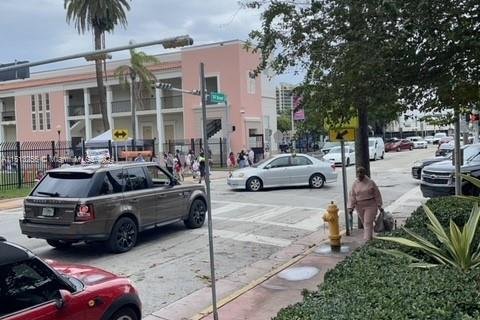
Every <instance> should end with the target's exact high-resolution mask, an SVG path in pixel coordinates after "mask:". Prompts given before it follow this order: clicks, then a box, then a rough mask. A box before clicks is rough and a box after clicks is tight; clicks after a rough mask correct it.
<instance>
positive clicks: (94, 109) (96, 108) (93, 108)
mask: <svg viewBox="0 0 480 320" xmlns="http://www.w3.org/2000/svg"><path fill="white" fill-rule="evenodd" d="M89 108H90V114H102V111H101V109H100V103H99V102H94V103H90V105H89Z"/></svg>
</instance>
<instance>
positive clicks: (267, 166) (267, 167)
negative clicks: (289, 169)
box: [264, 164, 272, 170]
mask: <svg viewBox="0 0 480 320" xmlns="http://www.w3.org/2000/svg"><path fill="white" fill-rule="evenodd" d="M271 168H272V166H271V165H270V164H267V165H266V166H265V167H264V169H267V170H268V169H271Z"/></svg>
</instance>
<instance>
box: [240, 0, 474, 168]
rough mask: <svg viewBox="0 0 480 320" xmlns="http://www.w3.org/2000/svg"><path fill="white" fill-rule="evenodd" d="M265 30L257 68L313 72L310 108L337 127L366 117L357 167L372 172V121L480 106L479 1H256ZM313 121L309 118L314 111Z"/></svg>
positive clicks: (306, 94)
mask: <svg viewBox="0 0 480 320" xmlns="http://www.w3.org/2000/svg"><path fill="white" fill-rule="evenodd" d="M244 4H245V5H246V6H247V7H249V8H254V9H261V10H263V12H262V27H261V29H260V30H254V31H252V32H251V33H250V39H251V42H250V43H248V44H247V45H248V46H249V47H253V50H254V51H255V50H257V51H259V52H261V55H262V62H261V64H260V66H259V68H258V70H257V72H258V71H260V70H262V69H264V68H267V67H270V68H272V69H273V70H275V71H276V72H277V73H282V72H284V71H286V70H287V69H290V68H293V67H296V68H298V69H300V70H301V71H303V72H304V73H305V79H304V82H303V84H302V85H301V86H300V87H299V88H298V89H299V90H301V91H302V95H303V98H304V103H305V108H306V109H307V110H309V109H310V110H315V112H316V113H319V114H321V116H322V117H324V118H325V120H326V122H327V123H329V124H332V125H339V124H342V123H345V122H346V121H347V120H348V119H349V118H351V117H352V116H355V115H357V116H358V117H359V123H360V128H359V135H358V138H357V148H356V151H357V164H359V165H362V166H364V167H365V168H367V172H369V160H368V122H369V121H368V117H369V116H373V115H376V117H380V118H381V117H383V118H384V119H385V121H387V120H388V119H389V118H393V119H394V118H395V117H396V115H398V113H400V112H402V111H405V110H407V109H409V108H410V109H416V108H420V109H421V110H425V111H439V110H443V109H447V108H455V109H457V110H460V109H462V110H463V109H468V108H471V107H472V106H473V105H474V104H476V102H477V100H478V82H479V80H480V79H479V77H480V72H479V71H480V70H479V68H480V61H479V60H480V59H479V54H480V50H479V49H480V41H479V40H477V39H476V35H478V34H479V33H478V31H480V30H478V29H479V21H480V20H479V10H480V9H479V6H480V4H479V3H478V0H476V1H475V0H423V1H413V0H365V1H358V0H312V1H295V0H284V1H278V0H277V1H273V0H272V1H267V0H264V1H247V2H245V3H244ZM307 115H308V113H307Z"/></svg>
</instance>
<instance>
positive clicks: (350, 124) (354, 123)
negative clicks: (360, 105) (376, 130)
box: [324, 116, 358, 130]
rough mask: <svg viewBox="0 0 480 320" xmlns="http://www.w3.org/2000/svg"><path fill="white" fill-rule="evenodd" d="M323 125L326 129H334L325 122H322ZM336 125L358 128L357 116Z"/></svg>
mask: <svg viewBox="0 0 480 320" xmlns="http://www.w3.org/2000/svg"><path fill="white" fill-rule="evenodd" d="M324 127H325V129H328V130H332V129H334V128H333V127H332V126H329V125H328V124H327V123H326V122H325V124H324ZM338 127H340V128H353V129H358V117H357V116H355V117H353V118H350V120H348V122H345V123H342V124H339V125H338Z"/></svg>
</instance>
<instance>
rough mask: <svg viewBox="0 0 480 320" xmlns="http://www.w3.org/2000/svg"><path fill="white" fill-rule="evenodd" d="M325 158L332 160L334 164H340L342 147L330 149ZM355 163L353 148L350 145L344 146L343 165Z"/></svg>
mask: <svg viewBox="0 0 480 320" xmlns="http://www.w3.org/2000/svg"><path fill="white" fill-rule="evenodd" d="M324 158H325V159H327V160H330V161H332V162H333V163H335V165H342V148H341V147H334V148H332V149H330V152H328V153H327V154H326V155H325V157H324ZM354 163H355V149H354V148H352V147H350V146H345V166H347V167H348V166H349V165H351V164H354Z"/></svg>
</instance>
